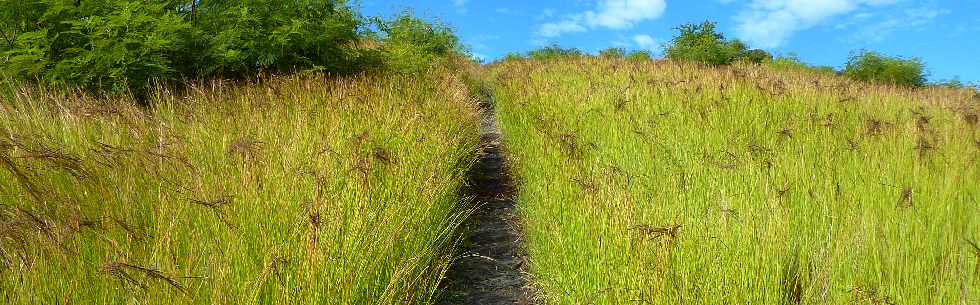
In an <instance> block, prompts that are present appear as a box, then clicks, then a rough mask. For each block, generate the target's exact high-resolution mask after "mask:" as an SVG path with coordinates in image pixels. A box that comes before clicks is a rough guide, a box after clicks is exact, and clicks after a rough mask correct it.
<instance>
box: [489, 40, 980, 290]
mask: <svg viewBox="0 0 980 305" xmlns="http://www.w3.org/2000/svg"><path fill="white" fill-rule="evenodd" d="M492 70H493V74H494V79H495V82H496V83H497V88H496V90H495V100H496V103H497V107H498V112H499V115H500V120H501V122H502V128H503V133H504V137H505V146H506V147H507V149H508V150H509V156H510V157H511V158H512V163H513V168H514V171H515V175H516V176H517V177H518V179H519V181H520V183H521V184H520V195H519V202H518V207H519V209H521V213H522V216H523V221H524V231H525V234H526V240H527V247H528V251H529V253H530V260H531V262H532V263H531V267H530V270H531V275H532V277H533V279H534V280H535V281H536V283H537V285H538V286H539V288H540V289H541V290H542V292H543V293H544V294H545V296H546V298H547V300H549V301H550V302H549V303H551V304H893V303H894V304H975V303H977V302H980V248H977V246H976V244H975V243H976V242H977V241H980V216H978V215H980V183H978V181H980V165H978V164H977V163H978V161H980V160H978V159H980V131H978V128H980V127H978V125H977V124H978V123H977V114H978V112H980V105H978V103H980V97H976V96H974V93H973V92H971V91H954V90H947V89H935V88H932V89H905V88H898V87H887V86H873V85H867V84H863V83H855V82H850V81H847V80H844V79H842V78H838V77H835V76H833V75H826V74H822V75H817V74H811V73H810V72H806V71H796V72H793V71H787V72H775V71H773V70H769V69H767V68H764V67H760V66H752V65H741V64H738V65H733V66H731V67H723V68H704V67H700V66H695V65H688V64H680V63H673V62H669V61H648V62H628V61H623V60H610V59H601V58H577V59H564V60H552V61H545V62H542V61H522V60H515V61H506V62H504V63H502V64H499V65H496V66H495V67H493V68H492Z"/></svg>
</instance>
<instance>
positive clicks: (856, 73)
mask: <svg viewBox="0 0 980 305" xmlns="http://www.w3.org/2000/svg"><path fill="white" fill-rule="evenodd" d="M844 75H846V76H847V77H850V78H852V79H856V80H861V81H868V82H876V83H883V84H889V85H898V86H910V87H921V86H924V85H925V84H926V74H925V65H924V64H923V63H922V61H921V60H919V59H918V58H902V57H891V56H887V55H883V54H880V53H876V52H872V51H860V52H857V53H853V54H851V56H850V58H849V59H848V61H847V65H846V66H845V67H844Z"/></svg>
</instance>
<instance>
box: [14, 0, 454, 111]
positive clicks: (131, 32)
mask: <svg viewBox="0 0 980 305" xmlns="http://www.w3.org/2000/svg"><path fill="white" fill-rule="evenodd" d="M0 17H2V20H0V39H2V41H0V45H2V46H0V52H2V54H3V56H2V57H0V60H2V62H3V63H4V64H3V65H2V66H0V72H3V73H5V74H7V75H10V76H13V77H17V78H18V79H22V80H40V81H43V82H46V83H50V84H55V85H63V86H66V87H80V88H85V89H90V90H92V91H97V92H109V93H124V92H127V91H131V92H133V93H135V94H136V95H138V96H143V97H145V95H146V93H147V92H148V91H149V89H150V88H151V87H152V85H153V83H154V82H157V81H160V82H171V81H180V80H194V79H205V78H211V77H221V78H251V77H254V76H255V75H257V74H260V73H265V72H291V71H296V70H304V69H315V70H322V71H326V72H330V73H333V74H350V73H353V72H357V71H361V70H364V69H368V68H372V67H376V66H382V65H387V66H389V67H391V68H393V69H394V70H397V71H404V70H420V69H422V67H423V66H427V65H428V64H430V63H432V62H433V61H434V60H435V59H436V58H438V57H441V56H445V55H447V54H449V53H453V52H461V51H462V48H460V47H459V42H458V38H456V36H455V35H454V33H453V32H452V30H451V29H449V28H448V27H446V26H443V25H432V24H429V23H427V22H425V21H423V20H421V19H418V18H415V17H413V16H411V15H410V14H408V13H404V14H401V15H399V16H397V17H396V18H394V19H393V20H390V21H379V22H378V28H379V29H380V31H381V32H382V33H380V35H381V36H383V38H381V39H380V41H373V42H372V41H370V40H376V38H377V35H376V34H375V33H374V32H373V31H371V30H370V29H369V28H368V24H369V23H368V22H367V21H365V20H364V19H363V18H362V17H361V16H359V15H358V14H356V13H355V12H354V11H352V9H351V8H350V7H349V6H348V5H347V4H346V1H344V0H304V1H278V0H241V1H237V0H236V1H232V0H213V1H198V0H148V1H131V0H85V1H64V0H24V1H2V2H0ZM371 43H374V44H380V45H381V46H380V48H379V50H375V49H372V48H368V47H366V46H365V45H367V44H371Z"/></svg>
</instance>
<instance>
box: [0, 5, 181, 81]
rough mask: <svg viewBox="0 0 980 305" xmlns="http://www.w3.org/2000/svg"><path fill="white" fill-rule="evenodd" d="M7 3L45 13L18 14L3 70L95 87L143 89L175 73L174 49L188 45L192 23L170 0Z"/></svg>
mask: <svg viewBox="0 0 980 305" xmlns="http://www.w3.org/2000/svg"><path fill="white" fill-rule="evenodd" d="M0 5H3V6H4V7H0V10H3V11H8V10H22V9H29V10H31V11H30V13H28V14H40V15H33V16H28V17H25V18H21V17H15V18H14V19H13V20H8V21H7V25H6V26H4V28H3V31H4V34H3V36H4V37H7V39H10V38H9V37H16V38H15V39H14V40H13V42H12V43H11V42H10V41H8V49H7V50H6V52H5V54H6V56H8V57H9V62H8V63H7V64H6V65H4V66H3V67H2V69H3V72H6V73H7V74H9V75H11V76H15V77H20V78H22V79H34V78H37V79H43V80H46V81H49V82H51V83H54V84H61V85H72V86H78V87H83V88H89V89H97V90H109V91H115V92H120V91H125V90H128V89H129V88H133V89H135V90H142V89H143V88H146V87H147V86H148V85H149V83H150V82H151V81H152V80H153V79H155V78H164V79H167V78H173V77H174V74H175V72H176V69H175V68H174V66H173V65H172V63H173V61H174V54H176V53H179V52H180V50H181V49H183V48H186V47H188V46H186V45H183V44H182V43H183V41H182V38H184V37H185V36H186V35H188V34H189V32H190V30H191V27H190V23H188V22H187V21H186V20H184V19H183V18H182V17H181V16H180V15H179V14H178V13H177V11H176V10H175V9H174V3H172V2H171V1H153V2H148V3H144V4H141V3H137V2H128V1H81V2H78V4H77V5H76V4H73V3H72V2H67V1H56V0H29V1H24V2H19V1H5V2H3V4H0Z"/></svg>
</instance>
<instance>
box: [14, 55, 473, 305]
mask: <svg viewBox="0 0 980 305" xmlns="http://www.w3.org/2000/svg"><path fill="white" fill-rule="evenodd" d="M3 92H6V93H5V94H4V95H3V98H0V100H2V104H0V215H2V216H0V295H2V299H3V301H2V303H5V304H61V303H64V304H68V303H74V304H137V303H138V304H172V303H178V304H179V303H194V304H258V303H262V304H271V303H278V304H297V303H328V304H407V303H428V302H429V301H431V298H432V296H433V294H434V293H435V291H436V289H437V285H438V282H439V281H440V280H441V278H442V274H443V272H444V271H445V270H446V267H447V264H448V262H449V260H448V258H449V255H451V253H450V251H451V246H452V243H454V242H455V241H456V238H457V237H456V236H455V235H454V233H455V230H456V227H457V225H458V224H459V223H460V221H461V218H462V217H463V216H464V213H465V211H462V210H460V208H459V207H458V206H457V203H458V202H459V201H460V200H461V198H460V197H459V195H458V190H459V189H460V187H461V185H462V183H463V181H464V179H463V177H462V176H463V174H464V171H465V170H466V169H467V168H468V167H469V166H470V163H471V162H472V159H473V156H474V152H475V150H476V149H477V132H478V125H477V123H478V118H477V111H476V108H475V103H472V102H470V98H469V95H468V94H469V93H468V92H467V90H466V88H465V86H464V85H463V84H462V82H461V81H460V79H459V78H458V77H457V76H456V75H455V74H454V73H451V72H448V71H442V70H440V71H439V72H436V73H431V74H429V75H428V76H424V77H412V76H407V75H406V76H384V77H381V76H378V77H368V76H358V77H349V78H339V79H338V78H326V77H312V76H310V77H301V76H293V77H277V78H272V79H269V80H266V81H263V82H261V83H257V84H249V85H234V84H225V83H221V82H212V83H207V84H203V85H200V86H196V87H192V88H190V90H189V93H187V94H186V95H184V94H181V95H173V94H167V93H166V92H163V93H159V94H157V95H156V96H155V97H153V98H152V99H153V101H152V103H151V104H152V105H155V106H153V107H152V110H146V109H145V108H138V107H135V106H132V104H133V103H131V102H130V101H126V100H118V101H108V100H104V99H93V98H86V97H83V96H77V95H61V94H58V93H53V92H49V91H44V90H40V89H32V88H31V87H16V86H14V85H9V84H8V85H7V87H6V88H4V91H3Z"/></svg>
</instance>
